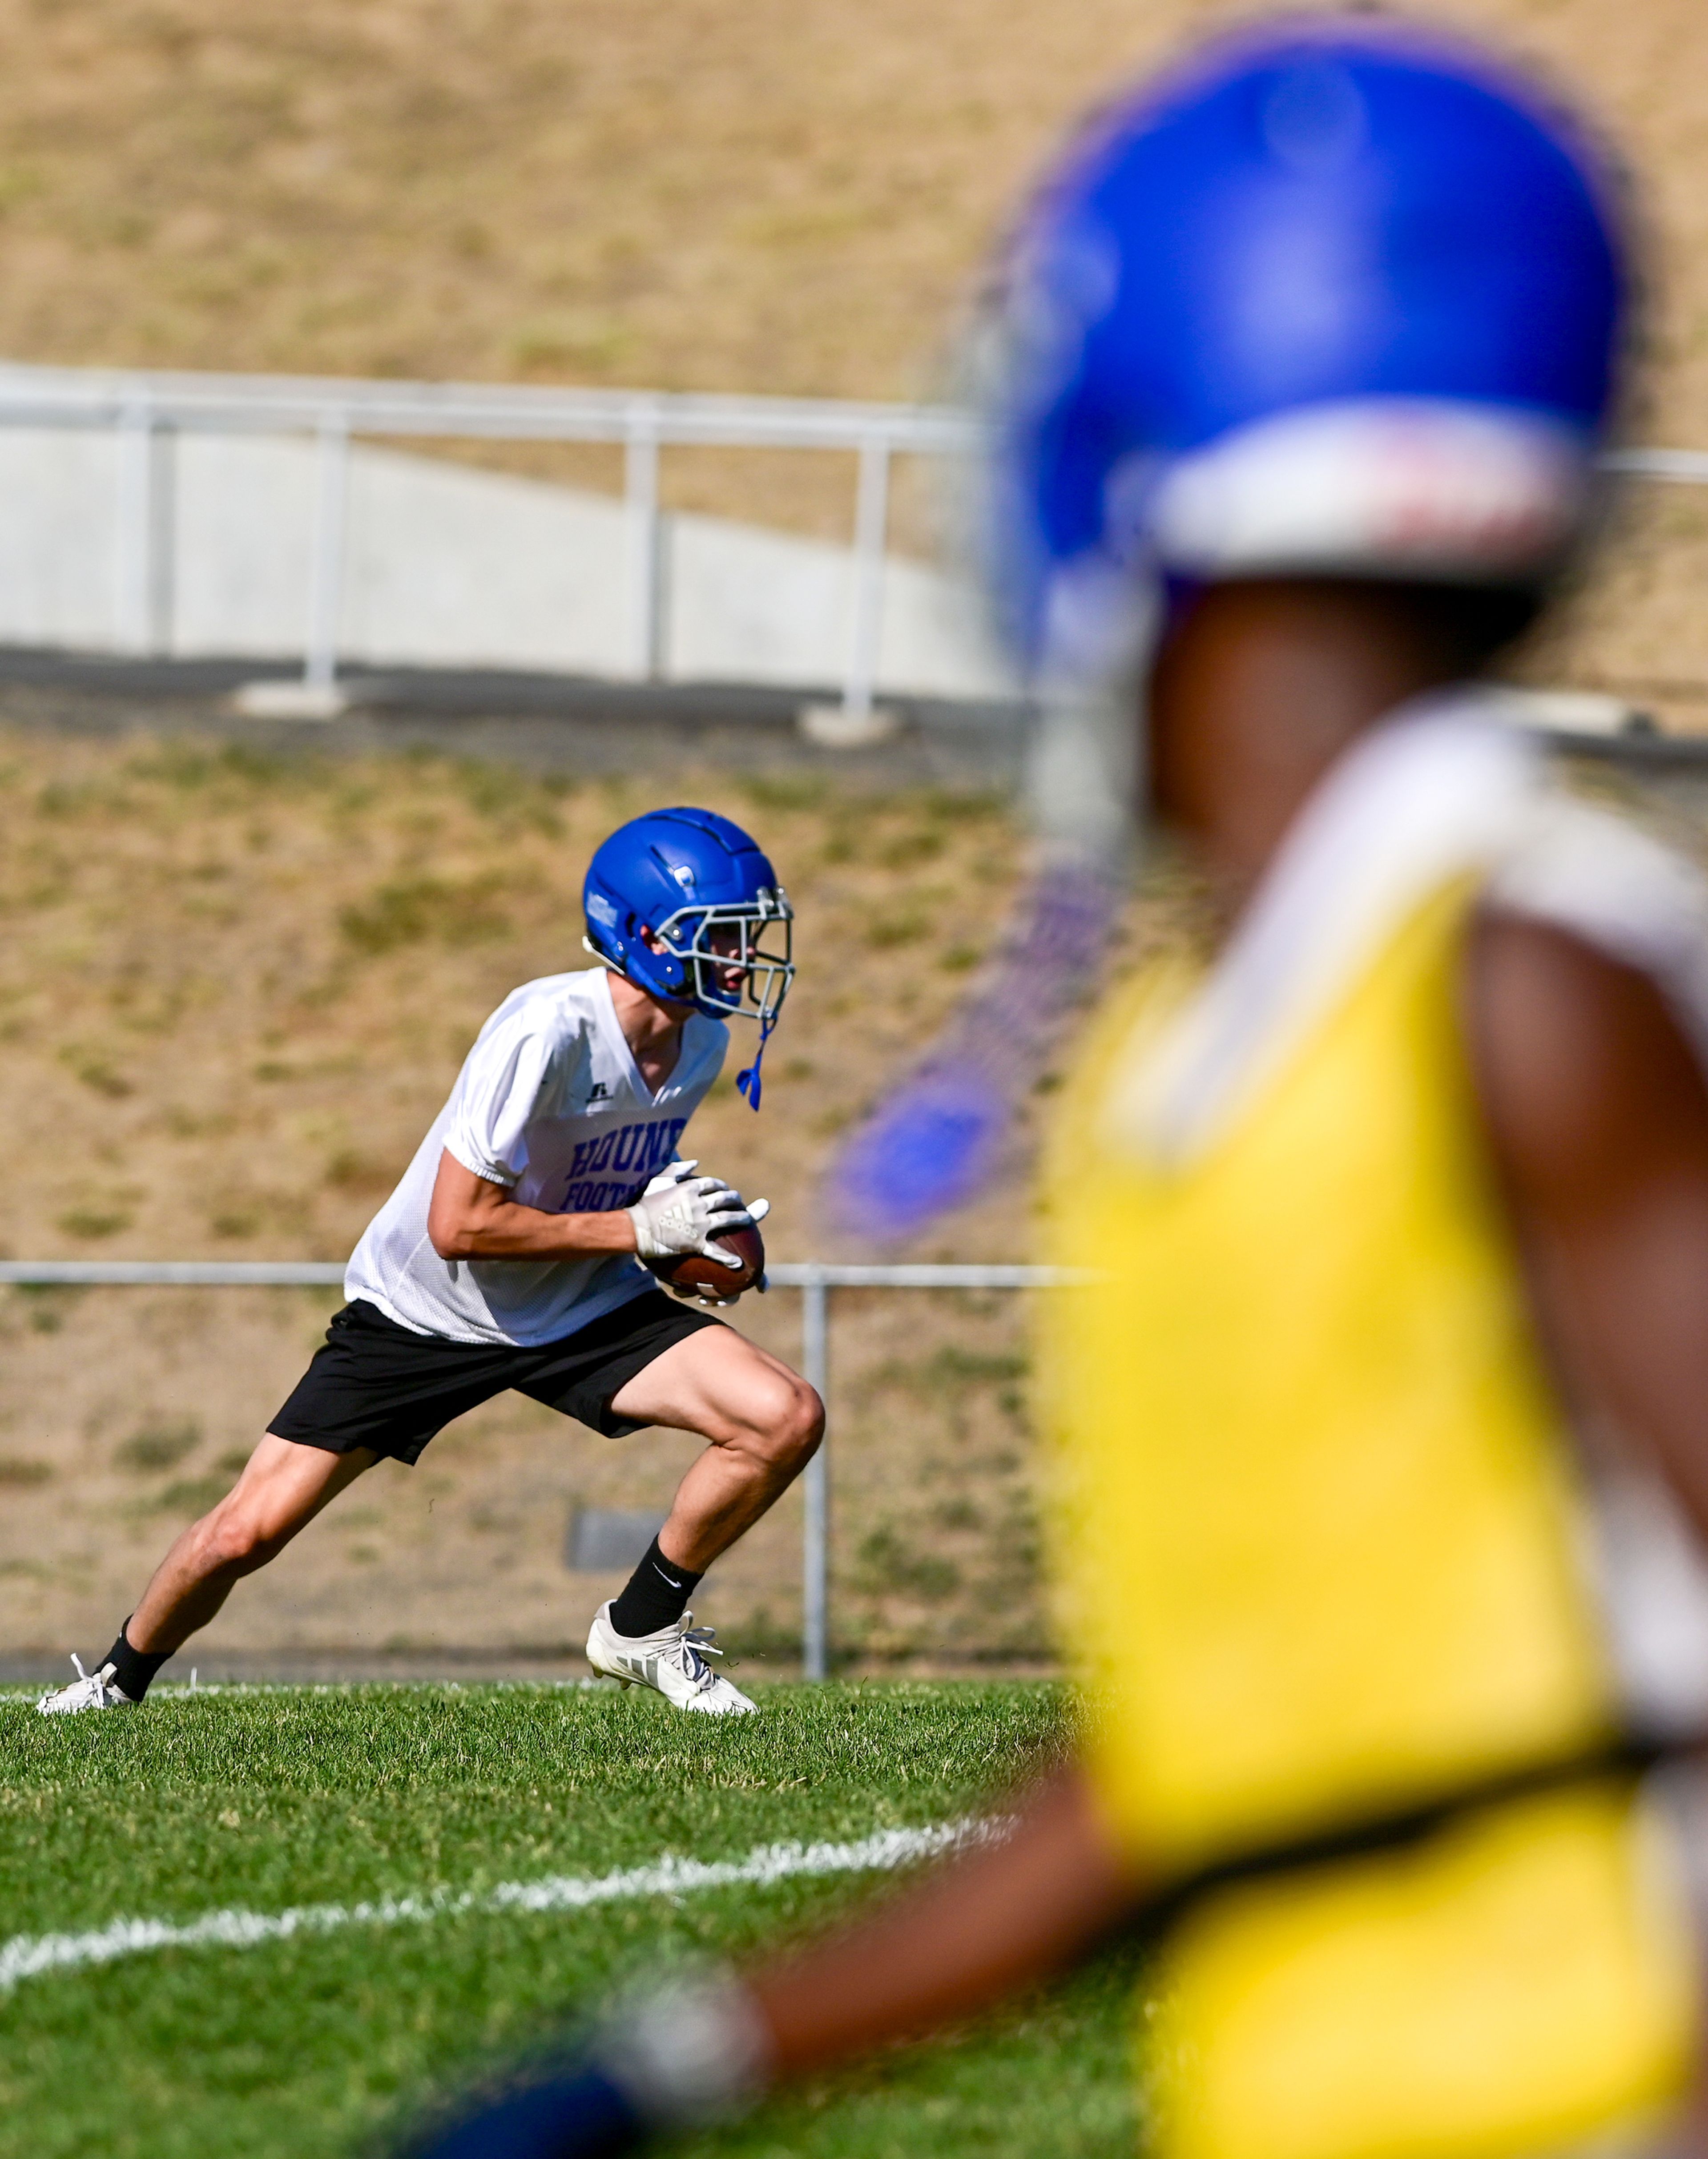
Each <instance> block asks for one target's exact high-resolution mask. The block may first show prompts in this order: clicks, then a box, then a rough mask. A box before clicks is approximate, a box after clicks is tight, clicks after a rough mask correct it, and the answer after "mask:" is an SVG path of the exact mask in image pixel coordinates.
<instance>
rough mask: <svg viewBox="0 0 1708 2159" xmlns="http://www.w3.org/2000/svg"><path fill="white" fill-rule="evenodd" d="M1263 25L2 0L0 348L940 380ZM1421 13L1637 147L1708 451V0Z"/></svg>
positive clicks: (305, 2) (702, 490) (735, 474)
mask: <svg viewBox="0 0 1708 2159" xmlns="http://www.w3.org/2000/svg"><path fill="white" fill-rule="evenodd" d="M1243 12H1246V11H1244V10H1237V11H1236V10H1232V9H1230V8H1228V7H1227V6H1225V5H1224V4H1222V0H1152V4H1150V5H1148V6H1146V7H1142V8H1140V7H1135V6H1133V5H1132V4H1131V0H1074V4H1073V5H1071V6H1063V5H1061V4H1059V0H939V4H938V5H936V6H934V7H932V8H920V7H918V6H916V5H913V4H909V0H862V4H861V5H860V6H858V7H853V6H850V5H848V4H846V0H744V4H743V5H741V6H738V7H737V6H731V5H729V4H728V3H727V0H659V4H657V5H655V6H653V7H651V8H636V7H634V6H633V5H631V4H627V0H293V4H292V5H290V6H285V5H282V4H278V0H143V3H142V4H138V0H82V4H80V5H79V6H78V7H75V8H66V7H65V6H63V5H61V4H60V0H0V45H3V49H4V52H5V54H6V69H5V75H4V86H3V91H0V353H8V354H11V355H17V356H19V357H26V358H29V359H34V360H63V361H95V360H101V361H110V362H116V363H122V364H139V365H183V366H193V367H220V368H228V367H230V368H261V369H298V370H320V371H339V370H345V371H349V372H352V373H356V374H380V375H400V374H401V375H432V376H446V375H470V376H479V377H496V378H515V379H522V380H535V381H540V380H568V381H590V382H604V383H650V384H658V385H662V386H668V387H672V388H684V389H689V388H691V389H706V390H748V391H792V392H800V393H815V394H823V395H831V396H902V395H908V394H913V393H916V392H918V391H922V390H929V389H930V388H932V387H933V386H934V383H935V381H937V379H938V372H939V360H940V356H941V355H942V353H943V350H944V349H945V340H946V339H947V336H948V334H949V332H950V326H951V325H952V324H953V323H954V321H955V318H956V316H957V313H958V312H959V310H960V306H961V303H962V301H963V298H964V296H965V293H966V292H967V290H968V288H969V286H970V282H971V281H972V279H973V278H974V277H975V276H976V270H977V266H978V265H979V263H980V262H981V260H982V259H983V257H984V256H985V254H986V251H987V249H988V247H989V246H990V243H991V237H992V236H993V234H994V233H996V231H997V230H999V229H1000V227H1001V225H1002V220H1003V219H1004V217H1005V216H1006V215H1007V210H1008V208H1009V205H1011V204H1012V201H1013V200H1014V199H1015V196H1016V194H1017V190H1018V189H1019V187H1020V186H1021V184H1022V181H1023V179H1024V176H1025V175H1026V174H1027V173H1028V172H1029V171H1031V170H1033V168H1035V167H1036V166H1037V165H1038V162H1039V161H1040V159H1041V158H1043V156H1044V155H1045V154H1046V153H1047V151H1048V146H1049V145H1050V144H1051V143H1052V142H1053V141H1055V140H1056V139H1057V138H1058V136H1059V135H1060V134H1061V132H1062V131H1063V130H1064V127H1066V126H1067V125H1068V124H1069V122H1070V120H1071V118H1072V117H1073V116H1074V115H1075V114H1076V113H1078V112H1079V111H1081V110H1083V109H1084V106H1086V105H1087V103H1088V102H1089V101H1091V100H1093V99H1095V98H1096V97H1098V96H1100V95H1102V94H1103V93H1104V92H1105V91H1106V90H1107V88H1108V87H1109V85H1110V84H1111V82H1114V81H1115V80H1119V79H1121V77H1122V76H1124V75H1127V74H1130V73H1131V72H1133V71H1135V70H1139V69H1141V68H1142V67H1144V66H1146V65H1148V64H1150V63H1152V62H1153V61H1154V60H1156V59H1157V58H1158V57H1159V56H1160V55H1162V54H1166V53H1167V52H1168V51H1170V50H1172V49H1174V48H1175V47H1176V46H1177V45H1178V44H1179V43H1180V42H1181V41H1182V39H1183V37H1184V36H1185V35H1186V34H1188V32H1189V31H1191V30H1193V28H1198V27H1200V26H1202V25H1203V24H1206V23H1213V22H1219V21H1223V20H1226V19H1229V17H1230V16H1231V15H1232V14H1233V13H1243ZM1424 12H1425V13H1426V14H1427V15H1428V16H1429V17H1430V18H1431V19H1436V20H1440V21H1457V22H1462V23H1469V24H1471V25H1473V26H1477V27H1480V28H1486V29H1488V30H1490V31H1492V32H1493V33H1494V34H1497V35H1498V36H1499V37H1501V38H1502V39H1504V40H1505V41H1507V42H1508V43H1509V44H1511V45H1513V46H1514V48H1515V49H1518V50H1519V51H1520V52H1521V53H1523V54H1526V55H1528V56H1529V57H1530V58H1532V59H1534V60H1536V61H1537V62H1538V63H1539V64H1540V65H1542V66H1544V67H1545V69H1547V70H1550V72H1552V73H1553V74H1555V75H1557V76H1558V78H1559V79H1560V80H1561V81H1562V82H1563V83H1564V84H1565V85H1567V86H1568V87H1569V88H1570V89H1571V90H1572V91H1574V92H1575V93H1576V94H1577V95H1578V96H1580V97H1581V98H1582V99H1584V100H1585V101H1587V103H1588V104H1589V105H1590V106H1591V107H1592V109H1593V110H1594V111H1597V112H1599V113H1600V114H1602V116H1604V117H1605V119H1606V120H1607V122H1608V124H1609V125H1610V127H1612V130H1613V132H1615V133H1616V134H1617V137H1618V138H1619V139H1620V141H1621V142H1623V144H1624V145H1625V146H1626V148H1627V149H1628V153H1629V156H1630V158H1631V160H1632V162H1633V164H1634V165H1635V167H1636V168H1637V169H1638V173H1640V175H1641V177H1642V179H1643V184H1644V187H1645V190H1646V193H1647V195H1648V200H1649V202H1650V204H1651V205H1652V210H1653V221H1654V229H1655V232H1656V236H1657V250H1656V256H1657V272H1658V274H1657V280H1656V284H1657V292H1658V295H1659V302H1658V307H1657V309H1656V313H1655V318H1654V325H1653V329H1652V334H1651V337H1650V340H1649V354H1648V368H1647V373H1646V390H1645V395H1646V397H1647V399H1648V403H1649V405H1650V406H1651V407H1652V418H1651V419H1650V420H1649V421H1648V422H1646V425H1648V426H1649V427H1652V429H1653V431H1654V432H1657V433H1659V435H1662V436H1664V437H1668V438H1669V439H1677V440H1680V441H1686V442H1699V441H1708V247H1705V245H1704V242H1705V237H1708V189H1705V187H1704V186H1703V184H1702V181H1703V174H1704V168H1705V159H1708V107H1705V106H1704V102H1703V97H1702V92H1701V87H1700V85H1701V84H1702V82H1703V81H1704V80H1705V79H1708V9H1705V8H1703V7H1702V6H1701V5H1700V0H1634V4H1633V0H1452V4H1450V5H1447V6H1442V5H1440V4H1436V5H1433V6H1431V7H1430V8H1427V9H1426V10H1425V11H1424ZM535 462H536V463H538V462H539V459H538V458H537V456H536V459H535ZM672 462H673V464H674V466H675V474H674V482H673V484H674V485H675V489H676V491H677V494H678V495H679V498H680V499H681V500H686V501H699V502H706V503H710V504H712V505H714V506H719V507H725V508H728V507H732V506H733V507H736V508H738V509H741V508H745V509H746V510H748V511H749V512H750V513H751V512H753V510H755V509H756V508H757V509H758V511H759V512H760V513H761V514H764V515H772V516H774V517H780V518H783V519H785V520H789V521H791V522H795V523H800V524H805V525H810V526H818V527H820V528H823V529H841V527H842V526H845V525H846V515H847V502H846V475H843V474H829V473H827V472H826V468H825V466H824V464H823V463H822V462H820V463H819V464H816V465H813V466H811V467H810V468H808V469H803V470H801V471H799V472H794V473H789V472H787V471H786V470H785V469H784V466H783V465H782V464H781V463H778V462H777V461H773V462H772V463H770V464H769V465H768V466H767V467H766V468H765V475H766V476H765V477H764V478H763V479H758V478H757V477H756V474H755V471H754V469H753V468H752V467H750V466H748V465H745V464H741V465H738V467H737V469H735V470H733V471H732V470H731V469H729V468H728V466H727V463H724V464H719V463H717V462H716V461H711V462H707V463H705V464H703V465H700V464H696V463H694V462H693V461H691V460H686V459H676V460H673V461H672ZM555 469H572V467H571V465H570V463H569V462H568V461H566V460H563V459H559V460H558V461H557V463H556V468H555ZM575 469H584V470H588V471H597V470H600V469H602V468H599V467H598V464H597V461H596V460H595V461H594V462H593V463H591V464H589V463H587V461H582V463H581V465H580V466H579V467H577V468H575ZM911 525H912V529H914V531H918V530H919V520H918V518H917V517H914V518H913V519H912V520H911Z"/></svg>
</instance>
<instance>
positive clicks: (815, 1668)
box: [0, 1260, 1083, 1680]
mask: <svg viewBox="0 0 1708 2159" xmlns="http://www.w3.org/2000/svg"><path fill="white" fill-rule="evenodd" d="M766 1274H767V1276H768V1278H769V1281H770V1282H771V1283H772V1285H773V1286H774V1287H775V1288H778V1289H798V1290H799V1291H800V1352H801V1354H800V1369H801V1375H802V1376H803V1378H805V1380H807V1381H808V1382H809V1384H810V1385H812V1386H814V1387H816V1388H817V1390H818V1391H819V1393H820V1395H821V1396H822V1397H823V1398H824V1400H825V1401H826V1402H828V1401H829V1399H830V1380H831V1354H830V1351H831V1310H830V1307H831V1291H832V1290H833V1289H1006V1290H1021V1289H1058V1288H1063V1287H1066V1286H1068V1285H1069V1284H1070V1283H1072V1282H1074V1281H1079V1280H1081V1279H1083V1277H1082V1276H1079V1274H1077V1273H1075V1272H1074V1271H1073V1270H1071V1269H1069V1268H1064V1267H1028V1266H976V1265H973V1264H960V1263H955V1264H945V1265H940V1266H933V1265H914V1264H911V1263H910V1264H905V1265H898V1266H861V1265H847V1266H844V1265H842V1264H841V1263H840V1262H837V1261H826V1260H780V1261H775V1262H774V1263H773V1264H771V1265H769V1266H767V1269H766ZM343 1281H344V1262H343V1261H340V1260H4V1261H0V1285H3V1284H7V1283H13V1284H15V1285H17V1286H18V1287H20V1288H46V1287H49V1286H51V1285H54V1284H59V1285H76V1286H79V1287H85V1288H92V1287H98V1286H108V1287H123V1286H126V1285H129V1286H131V1287H150V1286H152V1287H165V1288H173V1287H176V1288H209V1289H330V1288H334V1287H339V1286H341V1285H342V1283H343ZM801 1497H802V1500H803V1502H804V1506H805V1521H804V1525H803V1528H802V1532H801V1665H802V1669H803V1670H804V1672H805V1676H806V1677H807V1678H808V1679H810V1680H821V1679H823V1678H824V1677H825V1676H826V1674H827V1673H828V1671H829V1670H830V1659H831V1600H830V1588H831V1577H830V1553H831V1467H830V1442H829V1438H828V1435H827V1436H826V1442H825V1444H824V1445H823V1446H822V1447H820V1449H819V1451H818V1452H817V1453H816V1454H815V1456H814V1457H813V1459H812V1460H811V1462H810V1463H808V1465H807V1468H806V1471H805V1475H804V1476H803V1478H802V1479H801Z"/></svg>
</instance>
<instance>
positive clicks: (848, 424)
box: [0, 366, 982, 714]
mask: <svg viewBox="0 0 1708 2159" xmlns="http://www.w3.org/2000/svg"><path fill="white" fill-rule="evenodd" d="M0 427H65V428H94V429H101V430H107V431H116V433H117V435H118V437H119V443H120V446H121V454H120V458H119V484H118V489H117V494H116V516H117V518H118V520H119V525H120V531H119V544H118V549H117V560H118V565H119V567H118V574H117V587H116V612H117V616H118V624H117V627H118V633H119V635H118V641H119V643H120V645H121V646H122V647H124V648H127V649H129V650H134V651H140V652H144V653H153V652H160V651H163V650H166V649H168V646H169V643H170V623H169V620H168V619H167V618H168V615H169V613H170V604H169V586H168V579H167V576H166V573H165V568H164V565H165V564H166V563H167V562H169V561H170V559H171V551H172V544H173V536H172V531H171V489H170V485H169V481H168V477H167V474H166V472H165V469H164V466H163V451H164V449H165V448H167V446H168V445H169V443H170V442H171V439H172V437H173V436H174V435H175V434H179V433H201V434H228V435H229V434H235V435H256V434H262V435H265V434H306V435H310V436H312V437H313V438H314V441H315V443H316V444H317V446H318V447H317V453H316V463H315V486H314V507H313V529H312V531H311V535H310V553H309V574H308V609H307V619H306V621H305V624H304V627H303V682H304V684H305V686H307V687H308V689H309V690H310V691H318V692H321V693H327V692H330V691H331V690H332V689H333V687H334V684H335V682H336V681H337V676H338V660H339V654H338V624H339V608H340V602H341V598H342V595H343V590H344V557H345V545H344V541H345V526H346V521H347V505H348V500H349V450H350V443H351V440H352V438H353V437H356V436H391V437H400V436H403V437H407V436H416V437H427V438H437V439H440V440H444V439H448V438H450V437H475V438H479V439H484V440H486V441H499V442H566V443H619V444H621V445H622V448H623V450H624V501H625V503H626V505H627V508H628V513H629V566H628V582H629V594H630V626H629V642H630V655H631V663H632V670H633V672H634V674H635V675H636V676H639V677H640V678H641V679H642V680H645V681H653V680H656V679H657V677H658V675H659V672H660V655H661V654H662V652H663V651H664V650H665V620H664V615H665V608H667V606H668V595H667V593H666V592H665V579H664V577H663V576H662V574H661V565H662V561H663V546H664V538H663V535H664V513H663V510H662V508H661V505H660V493H659V453H660V450H661V449H663V448H666V447H670V446H691V445H698V446H702V447H703V446H707V445H710V446H713V447H717V448H727V449H779V450H781V449H796V450H840V451H844V452H851V453H853V454H854V456H855V458H857V479H856V487H855V504H854V519H853V533H852V542H853V544H852V553H851V576H852V579H853V589H852V601H851V608H850V621H849V631H848V644H847V648H846V658H845V662H844V668H843V676H842V702H843V706H844V708H845V709H846V711H847V712H850V713H851V714H863V713H865V712H869V711H870V709H871V706H872V694H873V691H874V689H875V686H876V683H877V660H878V650H879V640H880V639H881V636H882V625H883V561H884V547H885V536H886V533H887V531H888V522H889V485H890V468H891V464H892V461H893V459H894V458H895V457H897V456H898V454H908V453H912V454H928V455H936V456H943V455H948V454H952V453H955V452H957V451H964V450H965V449H967V448H970V447H971V446H973V445H974V444H976V443H977V442H978V441H979V440H980V438H981V432H982V430H981V426H980V423H979V422H977V421H976V419H975V418H974V417H972V416H971V415H970V414H969V413H965V412H956V411H954V410H951V409H950V408H947V407H945V406H926V405H898V404H876V403H873V404H860V403H856V402H851V401H840V400H832V399H828V398H806V397H732V396H694V395H690V394H686V393H677V392H665V391H630V390H568V389H567V390H542V389H531V388H526V387H522V386H509V385H503V384H481V383H456V382H448V383H433V382H375V381H359V380H346V379H342V378H339V377H324V378H323V377H318V376H307V375H304V376H295V375H277V376H275V375H189V374H170V373H134V374H133V373H123V374H121V373H116V372H113V371H111V370H104V369H96V368H49V367H25V366H0Z"/></svg>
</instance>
